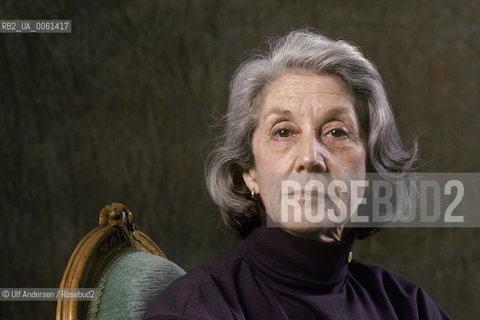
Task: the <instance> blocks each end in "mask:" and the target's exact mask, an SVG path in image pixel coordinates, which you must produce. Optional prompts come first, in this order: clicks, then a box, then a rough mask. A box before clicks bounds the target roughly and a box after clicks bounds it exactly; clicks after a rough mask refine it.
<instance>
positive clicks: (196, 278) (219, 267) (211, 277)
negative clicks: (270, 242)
mask: <svg viewBox="0 0 480 320" xmlns="http://www.w3.org/2000/svg"><path fill="white" fill-rule="evenodd" d="M238 251H239V249H237V250H235V251H233V252H232V253H230V254H229V255H228V256H226V257H224V258H223V259H221V260H219V261H217V262H215V263H213V264H210V265H207V266H202V267H197V268H195V269H193V270H192V271H190V272H189V273H187V274H185V275H184V276H182V277H180V278H178V279H177V280H175V281H174V282H173V283H172V284H171V285H170V286H169V287H168V288H167V289H165V291H163V292H162V294H160V296H158V297H157V298H156V299H155V300H154V301H153V303H152V304H151V305H150V308H149V309H148V310H147V313H146V315H145V317H144V319H156V318H155V317H156V316H159V315H162V316H166V315H170V316H171V317H172V319H189V317H191V316H192V315H195V319H202V318H206V319H208V318H211V317H212V316H215V317H217V318H223V319H228V318H229V317H230V315H231V311H230V310H229V308H228V304H227V303H226V301H225V299H226V292H225V288H224V287H225V283H228V282H231V281H234V280H230V279H228V278H231V277H232V276H233V275H235V274H236V272H235V270H236V269H238V268H243V266H244V264H245V263H244V260H243V258H242V256H241V255H240V254H238ZM162 319H163V318H162Z"/></svg>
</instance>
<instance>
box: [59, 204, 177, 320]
mask: <svg viewBox="0 0 480 320" xmlns="http://www.w3.org/2000/svg"><path fill="white" fill-rule="evenodd" d="M183 274H185V271H183V270H182V269H181V268H180V267H178V266H177V265H176V264H174V263H173V262H171V261H168V260H166V257H165V255H164V254H163V252H162V251H161V250H160V248H159V247H158V246H157V245H156V244H155V243H154V242H153V241H152V240H151V239H150V238H149V237H148V236H147V235H146V234H144V233H143V232H141V231H140V230H139V229H138V228H137V227H136V226H135V225H134V224H133V223H132V213H131V212H130V210H128V208H127V207H126V206H124V205H123V204H120V203H112V204H111V205H107V206H106V207H105V208H103V209H102V211H101V212H100V216H99V226H98V227H96V228H95V229H94V230H92V231H90V232H89V233H88V234H87V235H86V236H85V237H84V238H83V239H82V240H81V241H80V242H79V243H78V244H77V246H76V248H75V250H74V251H73V253H72V255H71V257H70V260H69V261H68V265H67V267H66V269H65V272H64V274H63V278H62V281H61V283H60V288H61V289H63V288H97V297H96V300H95V301H78V300H61V299H59V300H58V301H57V320H61V319H68V320H77V319H78V320H80V319H135V318H136V319H138V318H141V317H142V316H143V313H144V312H145V311H146V308H147V307H148V305H149V304H150V303H151V302H152V300H153V299H154V298H155V297H156V296H157V295H159V294H160V293H161V291H163V290H164V289H165V288H166V286H168V285H169V284H170V283H171V282H173V281H174V280H175V279H176V278H178V277H180V276H182V275H183ZM129 295H130V296H129Z"/></svg>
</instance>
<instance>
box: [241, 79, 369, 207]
mask: <svg viewBox="0 0 480 320" xmlns="http://www.w3.org/2000/svg"><path fill="white" fill-rule="evenodd" d="M253 154H254V157H255V166H254V167H253V168H251V169H250V170H249V171H248V172H244V174H243V178H244V181H245V183H246V184H247V186H248V187H249V189H250V190H251V189H254V190H255V193H257V194H260V196H261V198H262V199H263V200H264V202H265V199H267V197H268V190H269V187H270V189H272V186H271V184H272V175H273V174H276V173H281V174H293V175H296V174H303V173H306V174H314V173H325V174H327V175H328V174H332V173H365V168H366V142H365V137H364V133H363V131H362V129H361V128H360V124H359V121H358V119H357V115H356V113H355V108H354V100H353V97H352V96H351V94H350V93H349V92H348V91H347V90H346V89H345V88H344V87H343V85H342V83H341V81H340V80H338V79H337V78H335V77H333V76H329V75H317V74H314V73H311V72H308V71H301V72H289V73H285V74H283V75H282V76H281V77H279V78H278V79H276V80H275V81H273V82H272V83H270V84H269V85H268V86H267V87H266V89H265V95H264V98H263V100H262V103H261V110H260V115H259V119H258V124H257V128H256V130H255V133H254V135H253ZM273 180H275V179H273ZM269 181H270V182H269ZM269 184H270V186H269ZM302 196H304V195H302ZM266 209H267V213H269V210H268V205H267V204H266Z"/></svg>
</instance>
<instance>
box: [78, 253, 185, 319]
mask: <svg viewBox="0 0 480 320" xmlns="http://www.w3.org/2000/svg"><path fill="white" fill-rule="evenodd" d="M184 274H185V271H184V270H183V269H182V268H180V267H179V266H177V265H176V264H175V263H173V262H171V261H168V260H167V259H164V258H162V257H159V256H156V255H153V254H150V253H148V252H146V251H144V250H141V249H131V248H125V249H122V250H121V252H119V254H118V255H117V256H116V257H115V259H114V260H113V261H112V262H111V263H110V264H109V265H108V267H107V268H106V269H105V271H104V272H103V274H102V276H101V277H100V279H99V281H98V283H97V285H96V286H95V287H96V288H97V289H98V290H97V299H96V300H95V301H92V302H90V303H89V306H88V312H87V319H88V320H119V319H132V320H133V319H142V317H143V315H144V314H145V312H146V311H147V308H148V307H149V306H150V304H151V303H152V301H153V300H154V299H155V298H156V297H157V296H158V295H159V294H160V293H162V291H163V290H165V288H166V287H168V285H170V283H172V282H173V281H175V280H176V279H177V278H179V277H181V276H183V275H184Z"/></svg>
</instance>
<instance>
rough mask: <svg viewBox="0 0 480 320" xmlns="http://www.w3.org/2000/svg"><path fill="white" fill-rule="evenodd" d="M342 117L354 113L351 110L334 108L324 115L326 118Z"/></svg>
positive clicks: (340, 107) (341, 107)
mask: <svg viewBox="0 0 480 320" xmlns="http://www.w3.org/2000/svg"><path fill="white" fill-rule="evenodd" d="M341 115H347V116H351V115H352V112H351V109H350V108H347V107H343V106H339V107H333V108H330V109H329V110H327V112H325V114H324V115H323V117H324V118H333V117H337V116H341Z"/></svg>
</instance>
